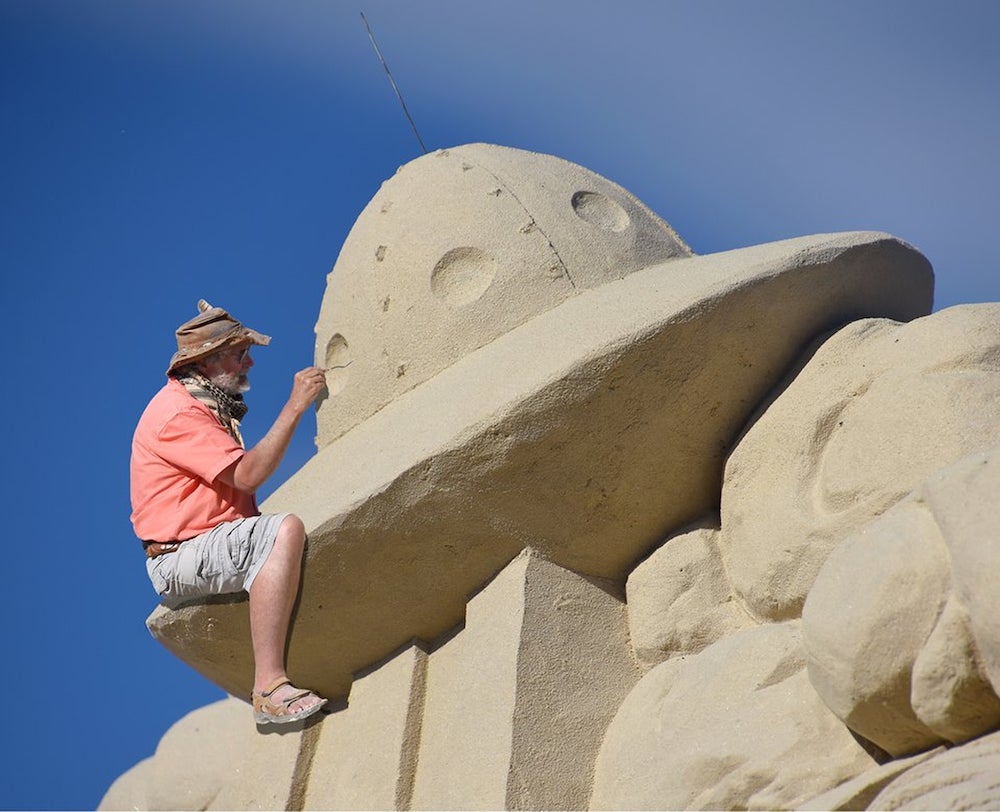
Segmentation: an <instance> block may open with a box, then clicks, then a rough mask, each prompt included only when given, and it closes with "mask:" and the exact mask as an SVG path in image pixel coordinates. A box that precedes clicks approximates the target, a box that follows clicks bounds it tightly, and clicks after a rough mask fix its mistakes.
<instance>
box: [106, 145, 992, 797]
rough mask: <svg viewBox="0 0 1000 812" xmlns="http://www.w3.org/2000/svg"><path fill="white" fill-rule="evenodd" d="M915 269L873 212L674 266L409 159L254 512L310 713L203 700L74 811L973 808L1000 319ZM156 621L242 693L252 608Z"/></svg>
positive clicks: (485, 178) (665, 248) (567, 170)
mask: <svg viewBox="0 0 1000 812" xmlns="http://www.w3.org/2000/svg"><path fill="white" fill-rule="evenodd" d="M449 201H451V205H453V206H455V207H456V214H455V216H454V217H449V216H448V213H449V208H448V207H449V205H450V204H449ZM556 270H558V273H556V272H555V271H556ZM932 284H933V277H932V274H931V270H930V266H929V264H928V263H927V261H926V260H925V259H924V258H923V257H922V256H921V255H920V254H919V253H918V252H917V251H916V250H914V249H913V248H912V247H910V246H908V245H906V244H905V243H902V242H901V241H899V240H897V239H895V238H893V237H890V236H889V235H884V234H878V233H870V232H862V233H851V234H836V235H819V236H814V237H803V238H799V239H796V240H788V241H784V242H780V243H773V244H769V245H763V246H754V247H752V248H746V249H740V250H737V251H729V252H725V253H722V254H717V255H708V256H700V257H696V256H693V255H692V254H691V252H690V250H689V249H688V248H687V247H686V246H685V245H684V244H683V242H682V241H681V240H680V238H679V237H678V236H677V235H676V234H675V233H674V232H673V231H672V229H670V227H669V225H667V224H666V223H664V222H663V221H662V220H660V219H659V218H658V217H656V216H655V215H653V214H652V213H650V212H649V211H648V210H647V209H646V208H645V207H644V206H643V205H642V204H641V203H640V202H639V201H637V200H635V199H634V198H633V197H632V196H631V195H629V194H628V193H627V192H625V191H624V190H622V189H620V187H617V186H615V185H614V184H611V183H610V182H609V181H606V180H605V179H602V178H599V177H598V176H596V175H594V174H593V173H590V172H589V171H587V170H584V169H582V168H581V167H575V166H573V165H572V164H567V163H566V162H564V161H560V160H559V159H555V158H552V157H551V156H538V155H534V154H531V153H523V152H520V151H517V150H509V149H505V148H500V147H492V146H489V145H482V144H480V145H469V146H466V147H459V148H455V149H453V150H448V151H446V152H442V153H436V154H433V155H429V156H424V157H423V158H420V159H418V160H417V161H414V162H413V163H412V164H409V165H407V167H404V168H403V170H401V172H400V173H399V174H398V175H397V176H396V177H395V178H393V179H391V180H390V181H387V183H386V184H385V185H384V186H383V188H382V189H381V190H380V191H379V193H378V195H376V197H375V199H373V201H372V203H371V204H370V205H369V207H368V208H367V209H366V211H365V213H364V214H363V215H362V217H360V218H359V220H358V223H357V224H356V226H355V229H354V230H353V231H352V233H351V236H350V237H349V239H348V241H347V243H345V246H344V249H343V251H342V252H341V256H340V258H339V259H338V262H337V266H336V268H335V270H334V272H333V274H332V275H331V277H330V280H329V283H328V288H327V294H326V296H325V297H324V301H323V305H322V308H321V315H320V319H319V322H318V323H317V328H316V329H317V360H318V362H319V363H322V364H324V365H332V366H336V367H337V369H334V370H331V386H330V394H329V397H328V398H327V400H325V401H324V402H323V403H322V404H321V405H320V407H319V420H320V438H319V445H320V450H319V451H318V453H317V455H316V456H315V457H314V458H313V459H312V460H311V461H310V462H309V463H308V464H307V465H306V466H304V467H303V469H302V470H300V471H299V472H298V473H297V474H296V475H295V476H294V477H292V479H290V480H289V481H288V482H287V483H286V484H285V485H284V486H282V488H280V489H279V490H278V491H277V492H276V493H275V494H274V496H273V497H272V498H271V499H269V500H268V502H267V504H265V505H264V509H265V510H291V511H294V512H296V513H298V514H299V515H300V516H302V518H303V520H304V521H305V524H306V527H307V529H308V532H309V537H310V548H309V554H308V561H307V567H306V574H305V580H304V584H303V592H302V597H301V600H300V605H299V607H298V610H297V615H296V618H295V624H294V628H293V633H292V637H291V641H290V648H289V670H290V673H291V675H292V676H293V678H295V679H296V680H297V681H300V682H303V683H306V684H309V685H310V686H312V687H316V688H318V689H320V690H321V691H323V692H324V693H326V694H328V695H329V696H331V697H334V698H336V699H337V700H338V701H337V702H335V703H334V704H333V706H332V707H331V712H330V713H329V714H327V715H326V716H325V717H323V718H320V719H317V720H314V722H313V723H308V726H307V727H303V726H298V727H296V726H294V725H293V726H290V727H291V729H290V730H287V731H285V732H283V734H281V735H278V736H274V735H270V736H260V735H258V734H256V733H255V732H254V730H253V725H252V716H251V713H250V710H249V708H248V707H247V705H246V704H245V703H243V702H240V701H238V700H235V699H234V700H227V701H226V702H224V703H219V704H217V705H213V706H210V707H209V708H205V709H202V710H200V711H196V712H195V713H193V714H191V715H190V716H189V717H186V718H185V720H182V721H181V722H179V723H178V725H177V726H176V728H175V729H174V730H172V731H171V732H170V733H169V734H168V735H167V736H166V737H164V741H163V743H162V744H161V747H160V749H159V750H158V752H157V753H156V755H155V756H153V757H152V758H151V759H147V760H145V761H143V762H141V763H140V764H138V765H137V766H136V768H135V769H134V770H133V771H131V772H129V773H127V774H126V775H125V776H123V777H122V778H121V779H119V781H117V782H116V783H115V785H114V786H113V787H112V788H111V789H110V790H109V792H108V795H107V796H106V798H105V799H104V802H103V803H102V808H104V809H116V808H157V807H158V806H159V807H171V808H281V807H285V808H297V809H301V808H308V809H337V808H350V809H364V808H370V809H386V808H397V809H409V808H413V809H417V808H436V809H459V808H461V809H473V808H491V809H495V808H511V809H515V808H517V809H532V808H551V809H560V808H561V809H580V808H586V807H588V806H590V807H592V808H595V809H665V808H721V807H727V808H770V809H775V808H796V807H803V808H844V809H847V808H896V807H898V806H899V805H903V806H907V807H909V808H921V805H924V807H925V808H930V807H931V806H933V804H934V803H935V802H941V801H942V800H943V799H948V800H950V801H952V802H954V803H956V804H962V803H969V802H973V801H974V802H975V804H977V805H979V806H980V807H986V806H990V805H994V806H1000V791H998V790H997V788H996V786H995V784H996V782H995V780H994V779H992V778H991V777H990V775H991V773H990V771H991V770H992V769H993V765H994V762H995V759H996V756H995V753H996V748H995V744H994V743H993V739H992V738H991V736H990V735H989V734H990V732H991V731H993V730H996V729H997V728H998V726H1000V699H998V683H1000V624H998V621H997V620H996V614H995V612H993V611H991V607H992V606H993V605H994V603H995V595H996V594H998V586H1000V584H998V581H997V579H998V576H997V574H996V573H998V572H1000V567H998V563H1000V562H998V561H997V560H996V559H997V556H998V553H1000V549H998V544H1000V533H998V532H997V530H998V528H997V518H996V509H995V507H994V504H995V502H996V493H997V492H998V491H1000V478H998V474H997V471H998V468H1000V463H998V462H997V460H996V455H997V454H998V453H1000V451H998V450H996V449H1000V412H998V404H1000V397H998V395H1000V391H998V388H1000V328H998V325H1000V305H975V306H965V307H958V308H952V309H949V310H945V311H942V312H940V313H935V314H933V315H931V316H927V315H926V314H927V313H928V311H929V310H930V308H931V291H932ZM437 322H440V324H441V326H442V327H441V333H440V335H439V334H438V333H436V332H435V331H434V330H433V329H432V327H433V325H434V324H435V323H437ZM345 461H349V462H350V464H345ZM148 625H149V627H150V630H151V631H152V633H153V634H154V636H155V637H156V638H157V639H159V640H160V641H161V642H163V643H164V645H166V646H167V647H168V648H170V649H171V650H172V651H174V652H175V653H176V654H178V656H180V657H182V658H184V659H185V660H186V661H188V662H189V663H190V664H191V665H192V666H193V667H195V668H197V669H198V670H199V671H201V672H202V673H203V674H205V675H206V676H207V677H208V678H209V679H212V680H214V681H215V682H217V683H218V684H219V685H221V686H223V687H224V688H225V689H226V690H228V691H230V692H232V693H233V694H234V695H235V696H238V697H241V698H242V697H244V696H245V695H246V693H247V692H248V688H249V676H250V673H251V671H250V665H251V663H250V660H249V645H248V637H247V635H248V626H247V619H246V604H245V601H242V600H239V599H226V600H219V601H213V602H209V603H193V604H190V605H187V606H184V607H182V608H180V609H179V610H175V611H167V610H165V609H158V610H157V611H155V612H154V613H153V615H151V616H150V618H149V621H148ZM241 708H242V710H240V709H241ZM204 730H211V731H212V736H213V737H215V736H217V735H218V736H221V737H222V739H223V740H226V741H232V742H233V745H232V746H231V747H228V748H225V751H224V752H214V753H213V754H212V756H211V757H207V756H206V757H204V758H203V757H200V756H198V752H199V750H198V747H197V746H195V745H192V746H190V747H189V746H187V745H184V744H183V743H184V742H185V741H188V740H198V739H199V737H200V736H201V735H203V734H202V732H201V731H204ZM983 734H987V735H985V736H984V735H983ZM976 737H981V738H976ZM175 742H176V743H177V744H176V745H175V744H174V743H175ZM961 751H966V752H968V758H964V757H962V756H961V755H960V752H961ZM193 760H197V767H194V766H192V761H193ZM245 764H259V765H261V766H263V765H265V764H266V765H267V771H269V773H268V774H269V775H270V776H271V777H272V778H274V779H275V780H274V782H273V783H268V784H267V785H266V786H260V787H257V786H256V784H255V781H256V779H255V778H253V777H246V776H245V774H244V773H243V772H242V770H243V769H244V766H243V765H245ZM665 765H667V766H666V768H665ZM961 771H964V772H961ZM959 774H960V775H961V778H956V776H957V775H959ZM168 776H169V777H170V778H171V779H172V781H173V783H171V780H168V779H167V777H168ZM946 782H951V783H950V784H947V783H946ZM942 793H944V794H942ZM948 793H951V794H948ZM879 804H883V806H879ZM893 805H895V806H893ZM956 808H957V807H956Z"/></svg>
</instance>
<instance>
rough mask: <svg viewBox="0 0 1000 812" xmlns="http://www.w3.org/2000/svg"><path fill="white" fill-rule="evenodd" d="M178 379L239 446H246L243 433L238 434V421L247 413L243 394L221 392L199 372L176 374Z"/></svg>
mask: <svg viewBox="0 0 1000 812" xmlns="http://www.w3.org/2000/svg"><path fill="white" fill-rule="evenodd" d="M178 380H179V381H180V382H181V383H182V384H184V388H185V389H187V391H188V392H189V393H190V394H191V397H193V398H194V399H195V400H197V401H199V402H201V403H204V404H205V405H206V406H207V407H208V408H209V410H210V411H211V412H212V414H214V415H215V416H216V417H217V418H219V422H220V423H222V425H223V426H224V427H225V429H226V431H228V432H229V433H230V435H232V438H233V439H234V440H236V442H238V443H239V444H240V448H246V446H245V445H244V444H243V435H242V434H240V421H241V420H242V419H243V418H244V417H246V414H247V405H246V403H245V402H244V400H243V395H230V394H229V393H228V392H223V391H222V390H221V389H219V387H218V386H216V385H215V384H214V383H212V382H211V381H210V380H209V379H208V378H206V377H205V376H204V375H202V374H201V373H200V372H193V371H192V372H187V373H185V374H183V375H180V376H178Z"/></svg>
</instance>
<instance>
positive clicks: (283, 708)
mask: <svg viewBox="0 0 1000 812" xmlns="http://www.w3.org/2000/svg"><path fill="white" fill-rule="evenodd" d="M283 685H292V681H291V680H290V679H288V678H287V677H280V678H279V679H277V680H275V681H274V682H273V683H271V685H269V686H268V688H267V690H266V691H261V692H260V693H257V692H256V691H254V692H253V693H252V694H251V696H250V698H251V700H252V701H253V718H254V721H255V722H257V724H258V725H267V724H271V725H283V724H287V723H288V722H297V721H298V720H299V719H305V718H306V717H307V716H312V715H313V714H314V713H316V711H318V710H319V709H320V708H322V707H323V706H324V705H325V704H326V702H327V701H326V700H325V699H324V700H322V701H320V702H317V703H316V704H315V705H311V706H310V707H308V708H303V709H302V710H299V711H293V710H291V706H292V705H294V704H295V703H296V702H298V701H299V700H300V699H305V698H306V697H307V696H315V694H313V692H312V691H308V690H300V689H298V688H296V689H295V692H294V693H292V694H291V695H290V696H288V697H287V698H286V699H283V700H281V701H280V702H272V701H271V696H273V694H274V692H275V691H277V690H278V689H279V688H280V687H281V686H283ZM292 687H293V688H294V687H295V686H294V685H293V686H292Z"/></svg>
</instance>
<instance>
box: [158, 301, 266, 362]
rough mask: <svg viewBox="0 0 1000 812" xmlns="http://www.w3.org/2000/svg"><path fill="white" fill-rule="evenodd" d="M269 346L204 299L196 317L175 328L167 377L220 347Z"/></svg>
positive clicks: (260, 336)
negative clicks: (172, 350)
mask: <svg viewBox="0 0 1000 812" xmlns="http://www.w3.org/2000/svg"><path fill="white" fill-rule="evenodd" d="M270 343H271V337H270V336H266V335H263V334H262V333H258V332H257V331H256V330H251V329H250V328H249V327H244V326H243V325H242V324H240V322H238V321H236V319H234V318H233V317H232V316H230V315H229V314H228V313H227V312H226V311H225V310H223V309H222V308H221V307H212V305H210V304H209V303H208V302H206V301H205V300H204V299H199V300H198V315H197V316H195V317H194V318H193V319H191V320H190V321H186V322H184V324H182V325H181V326H180V327H178V328H177V352H175V353H174V357H173V358H171V359H170V366H168V367H167V374H168V375H170V374H171V373H172V372H173V371H174V370H175V369H177V368H178V367H182V366H185V365H186V364H192V363H194V362H195V361H198V360H200V359H202V358H204V357H205V356H207V355H211V354H212V353H213V352H215V351H216V350H221V349H222V348H223V347H236V346H239V345H241V344H260V345H261V346H262V347H265V346H267V345H268V344H270Z"/></svg>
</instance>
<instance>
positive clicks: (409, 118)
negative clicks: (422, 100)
mask: <svg viewBox="0 0 1000 812" xmlns="http://www.w3.org/2000/svg"><path fill="white" fill-rule="evenodd" d="M361 21H362V22H363V23H364V24H365V28H366V29H367V30H368V39H370V40H371V41H372V48H374V49H375V55H376V56H377V57H378V61H379V62H381V63H382V67H383V68H385V75H386V76H388V77H389V84H391V85H392V89H393V91H394V92H395V93H396V98H397V99H399V103H400V105H401V106H402V108H403V112H404V113H405V114H406V120H407V121H409V122H410V127H412V128H413V134H414V135H415V136H417V141H418V142H419V143H420V149H422V150H423V151H424V155H426V154H427V147H425V146H424V139H422V138H421V137H420V133H418V132H417V125H416V124H414V123H413V117H412V116H411V115H410V111H409V110H407V109H406V102H405V101H403V94H402V93H400V92H399V88H398V87H396V80H395V79H393V78H392V72H391V71H390V70H389V66H388V65H387V64H385V59H383V58H382V52H381V51H380V50H379V49H378V44H377V43H376V42H375V35H374V34H372V29H371V26H370V25H368V20H366V19H365V13H364V12H363V11H362V12H361Z"/></svg>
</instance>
